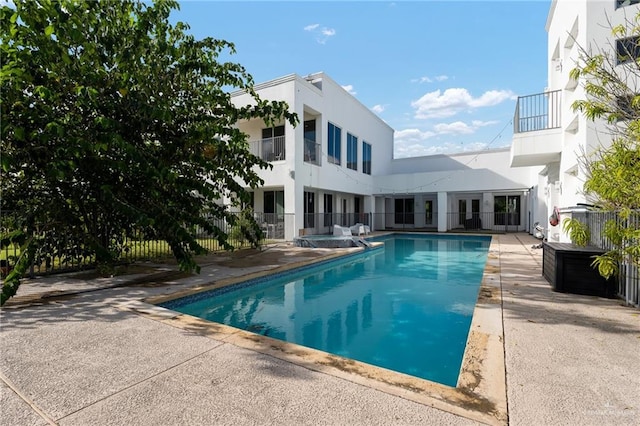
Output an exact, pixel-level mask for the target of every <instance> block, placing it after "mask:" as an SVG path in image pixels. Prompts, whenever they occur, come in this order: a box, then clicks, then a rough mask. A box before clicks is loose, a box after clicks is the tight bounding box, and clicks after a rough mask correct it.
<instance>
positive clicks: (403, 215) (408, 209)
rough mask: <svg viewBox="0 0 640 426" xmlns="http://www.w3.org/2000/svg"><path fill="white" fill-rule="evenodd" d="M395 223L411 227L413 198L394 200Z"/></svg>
mask: <svg viewBox="0 0 640 426" xmlns="http://www.w3.org/2000/svg"><path fill="white" fill-rule="evenodd" d="M395 222H396V224H405V225H413V223H414V222H413V198H396V208H395Z"/></svg>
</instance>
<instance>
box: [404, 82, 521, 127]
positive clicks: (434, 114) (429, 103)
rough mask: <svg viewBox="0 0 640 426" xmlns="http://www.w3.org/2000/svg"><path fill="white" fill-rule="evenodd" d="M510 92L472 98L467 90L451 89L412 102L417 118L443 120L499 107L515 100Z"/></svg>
mask: <svg viewBox="0 0 640 426" xmlns="http://www.w3.org/2000/svg"><path fill="white" fill-rule="evenodd" d="M515 98H516V96H515V94H514V93H513V92H512V91H510V90H489V91H488V92H485V93H483V94H482V95H481V96H480V97H479V98H474V97H473V96H471V94H470V93H469V91H468V90H467V89H463V88H451V89H447V90H445V91H444V92H441V91H440V90H435V91H433V92H429V93H426V94H425V95H424V96H422V97H421V98H420V99H418V100H416V101H413V102H411V106H412V107H413V108H415V115H414V116H415V118H419V119H425V118H443V117H451V116H452V115H456V114H457V113H459V112H461V111H465V110H471V109H474V108H482V107H488V106H493V105H497V104H499V103H501V102H503V101H505V100H507V99H515Z"/></svg>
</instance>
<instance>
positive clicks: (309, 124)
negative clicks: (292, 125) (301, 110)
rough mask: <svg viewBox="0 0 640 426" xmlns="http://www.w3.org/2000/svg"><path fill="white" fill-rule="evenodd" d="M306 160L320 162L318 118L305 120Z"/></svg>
mask: <svg viewBox="0 0 640 426" xmlns="http://www.w3.org/2000/svg"><path fill="white" fill-rule="evenodd" d="M304 161H306V162H308V163H314V164H318V150H317V148H316V120H307V121H305V122H304Z"/></svg>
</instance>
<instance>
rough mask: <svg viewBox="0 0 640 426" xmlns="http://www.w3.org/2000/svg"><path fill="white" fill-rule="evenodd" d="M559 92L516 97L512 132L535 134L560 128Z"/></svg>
mask: <svg viewBox="0 0 640 426" xmlns="http://www.w3.org/2000/svg"><path fill="white" fill-rule="evenodd" d="M561 93H562V91H561V90H554V91H551V92H544V93H537V94H535V95H527V96H518V102H517V104H516V111H515V113H514V117H513V132H514V133H524V132H535V131H539V130H546V129H556V128H559V127H560V124H561V123H560V106H561V103H560V96H561Z"/></svg>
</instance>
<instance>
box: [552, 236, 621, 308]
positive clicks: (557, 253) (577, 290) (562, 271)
mask: <svg viewBox="0 0 640 426" xmlns="http://www.w3.org/2000/svg"><path fill="white" fill-rule="evenodd" d="M542 251H543V254H542V275H543V276H544V277H545V279H546V280H547V281H548V282H549V284H551V288H553V290H554V291H559V292H563V293H574V294H587V295H591V296H600V297H609V298H613V297H615V295H616V284H615V280H614V279H613V278H610V279H608V280H607V279H605V278H603V277H602V276H601V275H600V274H599V273H598V270H597V269H594V268H593V267H592V266H591V263H592V262H593V257H594V256H596V255H600V254H602V253H604V251H603V250H601V249H599V248H597V247H578V246H576V245H574V244H569V243H548V242H545V243H544V244H543V245H542Z"/></svg>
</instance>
